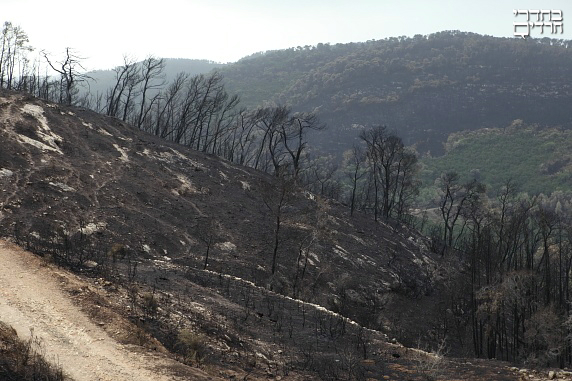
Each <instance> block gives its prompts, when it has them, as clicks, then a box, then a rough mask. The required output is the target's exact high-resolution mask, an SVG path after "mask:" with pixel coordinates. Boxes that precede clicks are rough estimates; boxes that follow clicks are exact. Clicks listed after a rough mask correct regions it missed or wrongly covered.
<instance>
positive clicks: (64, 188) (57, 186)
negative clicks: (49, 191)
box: [48, 181, 75, 192]
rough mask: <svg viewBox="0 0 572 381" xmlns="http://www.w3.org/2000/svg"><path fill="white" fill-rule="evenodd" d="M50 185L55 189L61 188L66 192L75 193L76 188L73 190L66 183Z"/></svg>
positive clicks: (52, 183)
mask: <svg viewBox="0 0 572 381" xmlns="http://www.w3.org/2000/svg"><path fill="white" fill-rule="evenodd" d="M48 184H50V185H51V186H53V187H56V188H59V189H61V190H63V191H64V192H75V188H72V187H70V186H68V185H66V184H64V183H54V182H51V181H50V182H49V183H48Z"/></svg>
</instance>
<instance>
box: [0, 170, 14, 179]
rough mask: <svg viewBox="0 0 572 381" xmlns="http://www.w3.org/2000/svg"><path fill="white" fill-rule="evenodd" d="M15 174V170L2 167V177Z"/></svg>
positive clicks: (0, 172) (0, 171) (0, 176)
mask: <svg viewBox="0 0 572 381" xmlns="http://www.w3.org/2000/svg"><path fill="white" fill-rule="evenodd" d="M13 174H14V172H12V171H11V170H9V169H6V168H0V178H2V177H10V176H12V175H13Z"/></svg>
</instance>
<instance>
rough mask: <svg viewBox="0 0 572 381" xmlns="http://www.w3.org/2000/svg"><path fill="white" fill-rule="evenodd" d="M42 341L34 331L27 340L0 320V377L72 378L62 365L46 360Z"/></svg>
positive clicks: (56, 380) (46, 380)
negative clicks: (65, 372) (66, 373)
mask: <svg viewBox="0 0 572 381" xmlns="http://www.w3.org/2000/svg"><path fill="white" fill-rule="evenodd" d="M46 355H48V354H47V353H45V350H44V347H43V346H42V341H41V339H40V338H38V337H37V336H34V332H33V331H32V332H31V333H30V337H29V338H28V339H26V340H24V339H21V338H19V337H18V334H17V333H16V331H15V330H14V328H12V327H11V326H9V325H7V324H5V323H3V322H0V379H2V380H22V381H28V380H30V381H31V380H42V381H65V380H71V378H69V377H68V376H67V375H65V374H64V372H63V370H62V368H61V366H59V365H58V364H53V363H51V362H49V361H48V360H46Z"/></svg>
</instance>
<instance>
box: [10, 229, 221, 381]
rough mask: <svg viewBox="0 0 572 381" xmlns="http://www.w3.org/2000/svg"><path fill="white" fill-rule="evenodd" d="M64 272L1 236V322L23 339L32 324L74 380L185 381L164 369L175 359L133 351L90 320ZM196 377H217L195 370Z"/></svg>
mask: <svg viewBox="0 0 572 381" xmlns="http://www.w3.org/2000/svg"><path fill="white" fill-rule="evenodd" d="M62 275H63V276H69V277H73V275H71V274H67V273H66V272H65V271H64V270H60V269H55V268H52V267H51V266H46V265H45V264H44V263H43V261H42V259H41V258H38V257H36V256H34V255H33V254H31V253H29V252H26V251H24V250H22V249H20V248H18V247H17V246H15V245H12V244H11V243H8V242H5V241H1V240H0V321H3V322H5V323H7V324H9V325H11V326H12V327H14V328H15V329H16V331H17V332H18V335H19V336H20V337H22V338H28V337H29V336H30V330H31V329H33V333H34V335H35V336H37V337H39V338H41V339H42V340H43V344H44V347H45V352H46V355H47V358H48V360H51V361H54V360H55V361H57V362H58V363H59V364H60V365H61V366H62V367H63V368H64V371H65V372H66V373H67V374H69V375H70V376H71V377H72V378H73V379H74V380H76V381H122V380H133V381H135V380H137V381H147V380H148V381H163V380H164V381H167V380H169V381H170V380H182V378H178V377H176V376H174V375H173V374H169V373H171V372H168V371H167V370H166V369H169V368H170V367H171V366H173V365H177V363H176V362H174V361H173V360H171V359H168V358H166V357H165V356H162V355H160V354H155V353H151V352H145V351H141V350H139V351H135V350H130V349H129V348H127V347H126V346H124V345H121V344H119V343H118V342H116V341H115V340H114V339H112V338H111V337H109V335H108V334H107V333H106V332H105V331H104V330H103V329H102V328H101V327H99V326H98V325H97V324H94V323H93V322H92V321H90V319H89V318H88V316H87V315H86V314H85V313H83V312H82V311H81V310H80V308H79V307H78V306H76V305H74V304H73V302H72V301H71V300H70V299H69V298H68V297H67V296H66V294H65V292H64V291H63V290H62V287H61V278H60V276H62ZM194 371H195V370H193V372H194ZM185 379H189V378H185ZM192 379H193V380H201V379H202V380H208V379H211V380H212V379H213V377H210V376H208V375H207V374H205V373H203V372H201V371H200V370H198V369H197V370H196V374H193V377H192Z"/></svg>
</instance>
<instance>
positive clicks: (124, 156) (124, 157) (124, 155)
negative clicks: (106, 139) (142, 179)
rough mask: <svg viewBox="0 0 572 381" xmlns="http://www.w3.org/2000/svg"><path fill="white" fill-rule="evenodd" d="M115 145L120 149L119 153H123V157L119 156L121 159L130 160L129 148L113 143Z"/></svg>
mask: <svg viewBox="0 0 572 381" xmlns="http://www.w3.org/2000/svg"><path fill="white" fill-rule="evenodd" d="M113 147H114V148H115V149H116V150H117V151H119V153H120V154H121V157H120V158H119V160H121V161H124V162H128V161H129V155H127V150H126V149H125V148H123V147H120V146H119V145H118V144H115V143H113Z"/></svg>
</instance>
